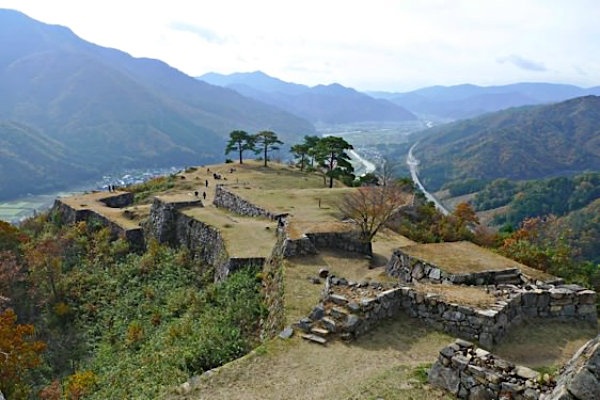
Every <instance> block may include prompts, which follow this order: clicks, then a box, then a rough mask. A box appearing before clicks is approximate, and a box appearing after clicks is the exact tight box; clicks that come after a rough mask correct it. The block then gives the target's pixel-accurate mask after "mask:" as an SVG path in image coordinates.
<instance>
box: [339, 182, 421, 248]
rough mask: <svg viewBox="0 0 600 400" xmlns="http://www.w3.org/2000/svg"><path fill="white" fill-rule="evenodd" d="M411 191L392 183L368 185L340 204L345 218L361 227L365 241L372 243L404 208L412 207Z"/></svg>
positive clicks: (358, 189) (348, 195)
mask: <svg viewBox="0 0 600 400" xmlns="http://www.w3.org/2000/svg"><path fill="white" fill-rule="evenodd" d="M411 197H412V193H411V191H410V188H409V187H407V186H405V185H401V184H397V183H393V182H389V183H388V184H387V185H386V186H364V187H360V188H357V189H356V190H354V191H352V192H350V193H348V194H347V195H345V196H344V198H343V199H342V200H341V202H340V203H339V204H338V208H339V210H340V211H341V212H342V214H343V215H344V218H346V219H350V220H352V221H353V222H354V223H355V224H356V225H358V226H359V228H360V231H361V239H362V240H363V241H365V242H370V241H371V240H373V237H374V236H375V235H376V234H377V232H379V230H380V229H381V228H382V227H383V226H384V225H385V224H386V222H388V221H389V220H390V218H391V217H392V216H393V215H394V214H395V213H396V212H398V211H399V210H400V209H401V208H402V207H404V206H406V205H408V204H410V202H411Z"/></svg>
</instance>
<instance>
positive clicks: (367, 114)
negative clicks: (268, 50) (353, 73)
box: [197, 71, 417, 124]
mask: <svg viewBox="0 0 600 400" xmlns="http://www.w3.org/2000/svg"><path fill="white" fill-rule="evenodd" d="M197 79H199V80H205V81H206V82H208V83H211V84H218V85H222V86H224V87H228V88H231V89H234V90H236V91H238V92H239V93H240V94H242V95H244V96H247V97H250V98H253V99H256V100H259V101H262V102H264V103H266V104H270V105H273V106H276V107H280V108H281V109H283V110H286V111H288V112H290V113H292V114H295V115H298V116H300V117H302V118H305V119H307V120H309V121H311V122H313V123H315V124H345V123H356V122H374V121H377V122H381V121H386V122H389V121H392V122H403V121H411V120H416V119H417V117H416V116H415V115H413V114H412V113H411V112H409V111H407V110H406V109H404V108H403V107H400V106H398V105H395V104H393V103H392V102H389V101H387V100H385V99H374V98H372V97H370V96H368V95H366V94H364V93H361V92H359V91H357V90H355V89H352V88H347V87H345V86H342V85H340V84H339V83H332V84H329V85H316V86H313V87H308V86H305V85H300V84H296V83H290V82H284V81H282V80H280V79H277V78H273V77H270V76H268V75H267V74H265V73H263V72H260V71H255V72H250V73H234V74H230V75H223V74H218V73H214V72H212V73H208V74H205V75H202V76H200V77H198V78H197Z"/></svg>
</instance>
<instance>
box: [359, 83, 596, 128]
mask: <svg viewBox="0 0 600 400" xmlns="http://www.w3.org/2000/svg"><path fill="white" fill-rule="evenodd" d="M369 94H370V95H371V96H373V97H377V98H382V99H387V100H389V101H391V102H393V103H395V104H398V105H400V106H402V107H404V108H406V109H407V110H410V111H411V112H412V113H415V114H417V115H419V116H421V117H424V118H434V119H441V120H458V119H466V118H472V117H475V116H478V115H481V114H485V113H489V112H494V111H499V110H503V109H507V108H511V107H520V106H524V105H535V104H548V103H555V102H560V101H564V100H568V99H572V98H575V97H583V96H588V95H596V96H598V95H600V86H596V87H592V88H587V89H585V88H581V87H578V86H574V85H563V84H555V83H543V82H536V83H515V84H511V85H503V86H477V85H471V84H464V85H456V86H431V87H426V88H422V89H418V90H414V91H410V92H404V93H390V92H369Z"/></svg>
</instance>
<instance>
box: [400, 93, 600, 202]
mask: <svg viewBox="0 0 600 400" xmlns="http://www.w3.org/2000/svg"><path fill="white" fill-rule="evenodd" d="M412 139H413V140H414V141H418V144H417V146H416V148H415V151H414V154H415V156H416V158H417V159H418V160H419V161H420V165H419V174H420V177H421V178H422V180H423V182H424V184H425V186H426V187H427V188H428V190H433V191H435V190H438V189H439V188H440V187H441V186H443V185H444V184H447V183H448V182H452V181H458V180H464V179H480V180H492V179H496V178H508V179H514V180H524V179H538V178H546V177H551V176H558V175H569V174H575V173H578V172H584V171H587V170H591V171H598V170H600V97H598V96H585V97H578V98H575V99H571V100H567V101H564V102H560V103H554V104H550V105H541V106H524V107H520V108H512V109H508V110H504V111H498V112H495V113H491V114H486V115H483V116H480V117H477V118H473V119H469V120H464V121H457V122H453V123H450V124H445V125H441V126H438V127H434V128H431V129H429V130H427V131H424V132H420V133H417V134H413V136H412Z"/></svg>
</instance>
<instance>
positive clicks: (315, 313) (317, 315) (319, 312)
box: [309, 304, 325, 321]
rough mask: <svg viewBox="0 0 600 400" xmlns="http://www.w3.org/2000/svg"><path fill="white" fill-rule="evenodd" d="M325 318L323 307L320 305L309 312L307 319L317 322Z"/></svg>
mask: <svg viewBox="0 0 600 400" xmlns="http://www.w3.org/2000/svg"><path fill="white" fill-rule="evenodd" d="M324 316H325V307H324V306H323V305H322V304H319V305H317V306H315V308H313V309H312V311H311V312H310V315H309V318H310V319H311V320H313V321H318V320H320V319H321V318H323V317H324Z"/></svg>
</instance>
